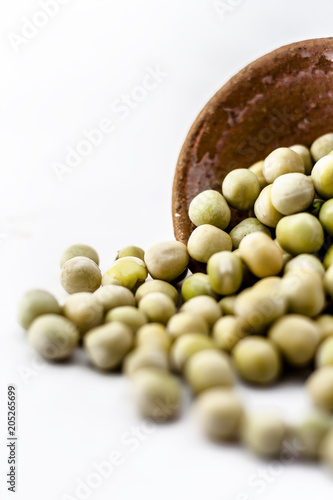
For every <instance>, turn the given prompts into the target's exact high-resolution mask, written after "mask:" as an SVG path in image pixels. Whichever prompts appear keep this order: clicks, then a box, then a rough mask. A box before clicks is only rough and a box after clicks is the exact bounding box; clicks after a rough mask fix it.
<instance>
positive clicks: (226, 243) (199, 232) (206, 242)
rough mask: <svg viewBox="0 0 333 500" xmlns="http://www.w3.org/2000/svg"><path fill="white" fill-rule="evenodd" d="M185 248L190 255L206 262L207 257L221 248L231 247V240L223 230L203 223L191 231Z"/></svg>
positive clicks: (228, 248) (229, 248)
mask: <svg viewBox="0 0 333 500" xmlns="http://www.w3.org/2000/svg"><path fill="white" fill-rule="evenodd" d="M187 249H188V253H189V255H190V257H192V259H195V260H197V261H198V262H204V263H206V262H207V261H208V260H209V258H210V257H211V256H212V255H213V254H215V253H217V252H221V251H222V250H229V251H231V249H232V241H231V238H230V236H229V234H227V233H226V232H225V231H222V229H219V228H217V227H215V226H212V225H209V224H203V225H202V226H199V227H197V228H196V229H194V231H193V232H192V234H191V236H190V238H189V240H188V243H187Z"/></svg>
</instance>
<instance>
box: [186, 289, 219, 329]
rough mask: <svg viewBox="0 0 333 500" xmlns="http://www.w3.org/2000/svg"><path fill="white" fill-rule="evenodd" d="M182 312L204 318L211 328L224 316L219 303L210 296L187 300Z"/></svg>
mask: <svg viewBox="0 0 333 500" xmlns="http://www.w3.org/2000/svg"><path fill="white" fill-rule="evenodd" d="M180 311H181V312H188V313H190V314H198V315H200V316H202V317H203V318H204V319H205V320H206V321H207V323H208V325H209V326H210V327H212V326H213V325H214V323H215V321H217V320H218V319H219V318H220V317H221V315H222V313H221V309H220V306H219V305H218V303H217V301H216V300H215V299H214V298H213V297H209V296H208V295H200V296H198V297H193V298H192V299H189V300H187V301H186V302H185V303H184V304H183V305H182V307H181V308H180Z"/></svg>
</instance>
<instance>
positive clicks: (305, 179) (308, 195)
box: [271, 172, 315, 215]
mask: <svg viewBox="0 0 333 500" xmlns="http://www.w3.org/2000/svg"><path fill="white" fill-rule="evenodd" d="M314 195H315V190H314V185H313V182H312V179H311V177H310V176H306V175H304V174H300V173H298V172H293V173H291V174H285V175H281V176H280V177H278V178H277V179H275V181H274V182H273V184H272V191H271V199H272V204H273V206H274V208H276V210H277V211H278V212H279V213H280V214H283V215H291V214H295V213H297V212H303V211H304V210H306V209H307V208H308V207H309V206H310V205H311V203H312V202H313V199H314Z"/></svg>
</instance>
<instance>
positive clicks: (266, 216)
mask: <svg viewBox="0 0 333 500" xmlns="http://www.w3.org/2000/svg"><path fill="white" fill-rule="evenodd" d="M254 214H255V216H256V217H257V219H258V220H259V221H260V222H261V223H262V224H264V225H265V226H269V227H276V226H277V223H278V222H279V221H280V220H281V219H282V217H283V215H282V214H280V212H278V211H277V210H276V208H275V207H274V206H273V203H272V185H271V184H270V185H269V186H266V187H265V188H264V189H263V190H262V191H261V193H260V194H259V196H258V198H257V199H256V202H255V204H254Z"/></svg>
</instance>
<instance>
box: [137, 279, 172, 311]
mask: <svg viewBox="0 0 333 500" xmlns="http://www.w3.org/2000/svg"><path fill="white" fill-rule="evenodd" d="M154 292H161V293H164V294H165V295H168V296H169V297H170V298H171V299H172V300H173V302H174V303H175V305H177V304H178V299H179V295H178V290H177V288H175V287H174V286H173V285H171V284H170V283H168V282H167V281H162V280H156V279H155V280H148V281H146V282H145V283H143V285H141V286H139V288H138V289H137V291H136V292H135V298H136V301H137V303H138V304H139V303H140V300H141V299H142V298H143V297H144V296H145V295H148V294H149V293H154Z"/></svg>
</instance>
